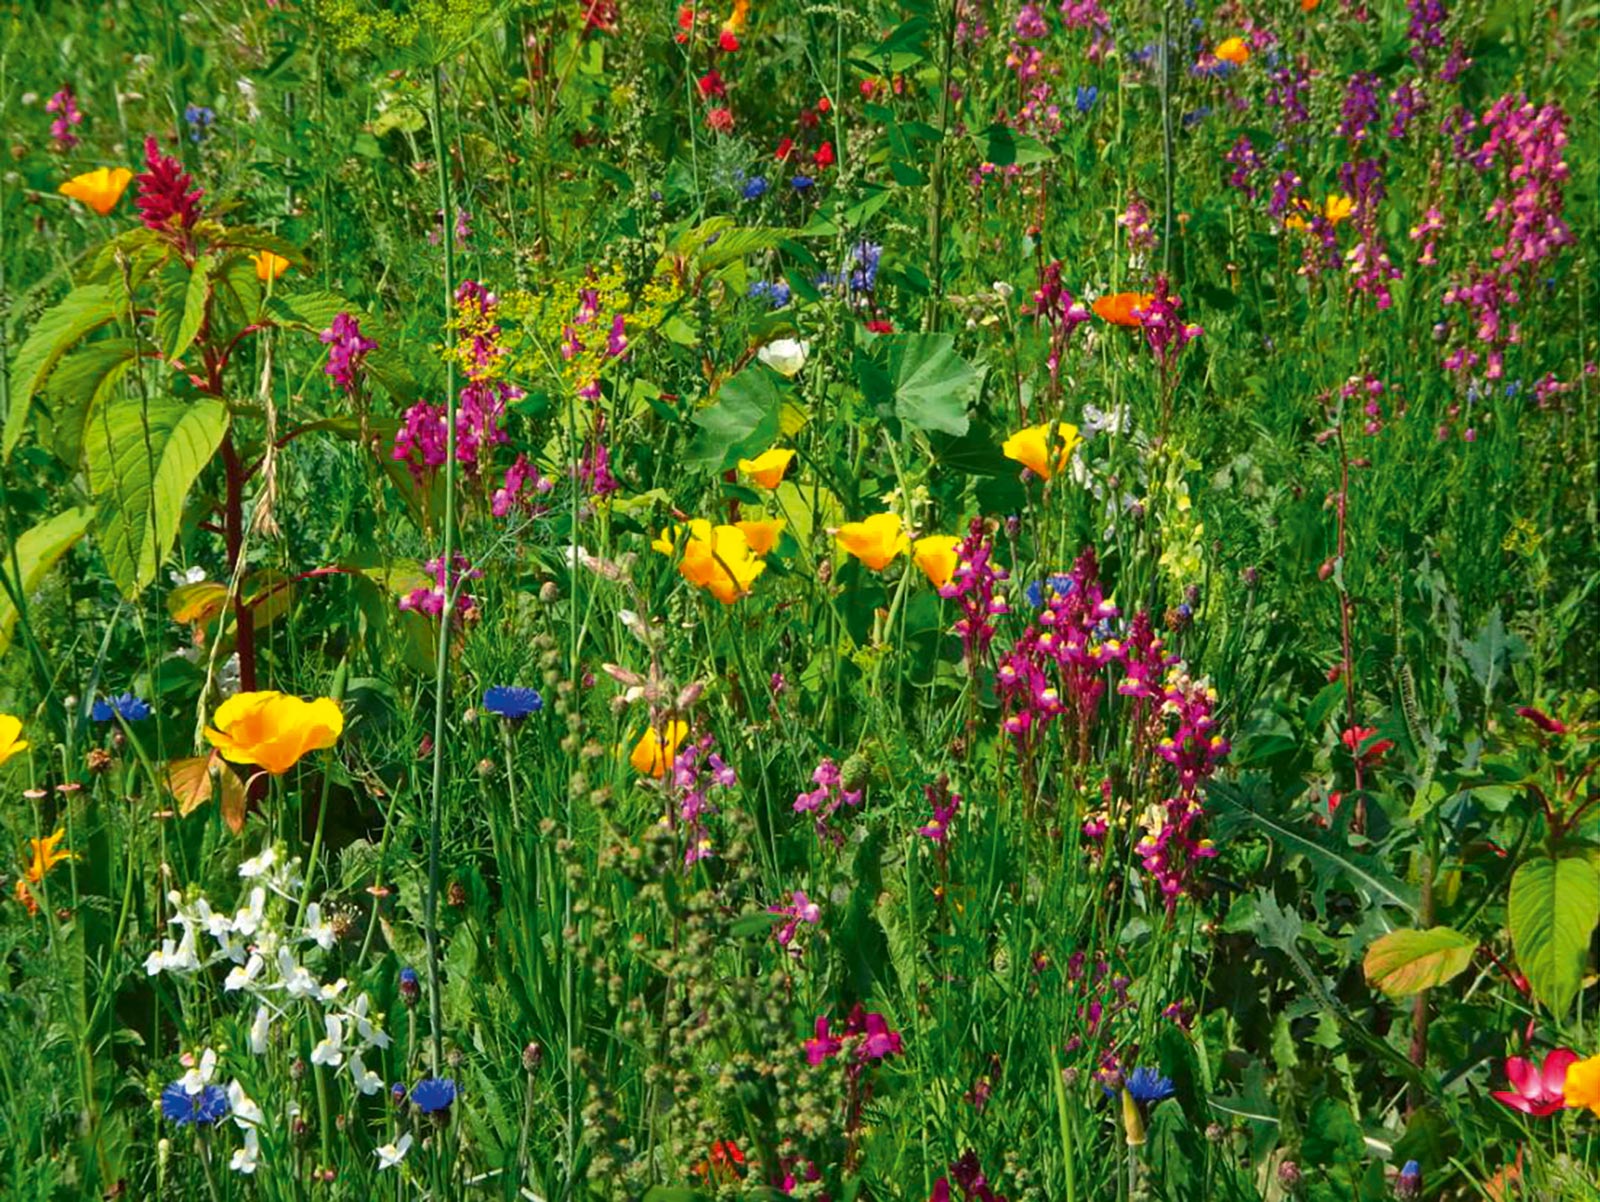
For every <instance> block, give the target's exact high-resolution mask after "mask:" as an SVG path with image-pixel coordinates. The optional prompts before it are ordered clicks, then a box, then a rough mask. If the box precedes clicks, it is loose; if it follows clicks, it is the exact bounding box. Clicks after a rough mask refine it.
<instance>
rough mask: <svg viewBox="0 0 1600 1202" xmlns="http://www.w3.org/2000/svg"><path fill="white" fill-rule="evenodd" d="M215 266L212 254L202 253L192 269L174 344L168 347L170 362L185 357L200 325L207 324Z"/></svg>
mask: <svg viewBox="0 0 1600 1202" xmlns="http://www.w3.org/2000/svg"><path fill="white" fill-rule="evenodd" d="M215 267H216V260H215V259H213V258H212V257H211V256H210V255H201V256H200V257H199V258H198V259H197V260H195V264H194V267H193V268H192V269H190V272H189V282H188V284H187V285H185V287H184V290H183V315H182V317H181V319H180V320H179V322H178V327H177V331H176V333H175V334H174V337H173V342H172V345H171V346H169V347H168V348H167V359H168V361H169V362H170V361H173V360H177V359H181V358H183V355H184V352H186V351H187V350H188V349H189V348H190V347H191V346H193V345H194V340H195V336H196V335H197V334H199V333H200V327H201V326H202V325H203V324H205V319H206V302H207V300H209V299H210V296H211V272H212V270H213V268H215ZM163 300H165V298H163Z"/></svg>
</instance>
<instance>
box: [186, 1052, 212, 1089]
mask: <svg viewBox="0 0 1600 1202" xmlns="http://www.w3.org/2000/svg"><path fill="white" fill-rule="evenodd" d="M216 1071H217V1054H216V1052H214V1051H212V1050H211V1049H210V1048H207V1049H206V1050H205V1051H204V1052H201V1053H200V1059H199V1061H198V1062H196V1063H194V1064H191V1065H190V1066H189V1070H188V1072H186V1073H184V1074H183V1076H182V1077H181V1078H179V1080H180V1081H182V1083H183V1092H184V1093H186V1094H188V1095H189V1096H190V1097H191V1098H192V1097H194V1096H195V1095H196V1094H197V1093H199V1092H201V1091H202V1090H203V1089H205V1087H206V1086H208V1085H210V1084H211V1078H212V1077H213V1076H214V1075H215V1074H216Z"/></svg>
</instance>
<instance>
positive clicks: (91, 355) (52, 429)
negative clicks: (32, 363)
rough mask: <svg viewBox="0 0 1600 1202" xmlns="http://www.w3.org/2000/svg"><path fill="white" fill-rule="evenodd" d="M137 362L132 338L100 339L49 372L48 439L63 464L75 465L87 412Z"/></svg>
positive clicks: (109, 393) (77, 460) (80, 455)
mask: <svg viewBox="0 0 1600 1202" xmlns="http://www.w3.org/2000/svg"><path fill="white" fill-rule="evenodd" d="M138 361H139V347H138V344H137V343H135V342H134V341H133V339H131V338H102V339H101V340H99V341H98V342H91V343H89V344H88V345H87V346H85V347H83V348H82V349H80V350H77V351H74V352H73V353H72V354H70V355H68V356H67V357H66V358H65V359H63V360H61V362H60V363H59V364H57V365H56V369H55V371H53V372H51V373H50V382H49V384H47V385H46V386H45V393H46V396H47V397H48V398H49V409H48V413H47V416H46V421H47V423H48V428H49V436H48V441H49V443H50V448H51V449H52V450H53V451H54V452H55V453H56V458H58V459H60V460H61V462H62V463H65V464H69V465H70V466H72V467H77V466H78V462H79V460H81V459H82V458H83V430H84V424H85V422H86V421H87V420H88V416H89V413H90V412H91V411H92V410H93V409H94V408H95V407H96V406H99V405H103V404H105V402H106V399H107V398H108V397H109V396H110V395H111V393H112V391H113V390H114V389H115V388H116V386H117V382H118V381H119V380H121V379H122V377H123V376H124V375H126V374H127V373H128V370H129V369H130V368H131V367H133V365H134V364H135V363H137V362H138ZM43 437H44V435H43V434H41V438H43Z"/></svg>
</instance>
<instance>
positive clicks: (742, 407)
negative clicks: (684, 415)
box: [687, 364, 783, 472]
mask: <svg viewBox="0 0 1600 1202" xmlns="http://www.w3.org/2000/svg"><path fill="white" fill-rule="evenodd" d="M782 411H783V395H782V394H781V393H780V392H779V391H778V389H777V386H776V385H775V384H774V383H773V380H772V373H771V372H769V371H768V370H767V369H766V368H765V367H763V366H761V365H758V364H752V365H751V366H749V367H746V368H745V369H744V370H743V371H741V372H739V373H738V374H737V375H736V376H734V377H733V378H732V379H730V380H729V381H728V382H727V383H726V384H724V385H723V386H722V388H721V389H720V390H719V391H718V393H717V399H716V401H715V402H714V403H713V404H711V405H708V406H707V407H706V408H704V409H702V410H700V411H699V412H698V413H696V414H695V415H694V417H693V418H691V419H690V420H691V421H693V422H694V424H695V425H696V426H698V427H699V428H700V429H699V432H698V433H697V434H696V435H695V436H694V440H693V441H692V442H691V443H690V444H689V450H688V454H687V458H688V461H689V462H690V463H691V464H692V465H694V466H695V467H698V468H700V469H701V470H703V471H710V472H721V471H726V470H727V469H728V468H730V467H732V466H733V465H734V463H735V462H736V461H737V460H738V459H739V458H741V457H749V456H752V455H759V454H760V453H761V452H762V451H764V450H766V449H767V448H768V447H770V446H771V445H772V444H773V443H774V442H775V441H776V440H777V437H778V431H779V430H780V429H781V428H782V426H781V422H782Z"/></svg>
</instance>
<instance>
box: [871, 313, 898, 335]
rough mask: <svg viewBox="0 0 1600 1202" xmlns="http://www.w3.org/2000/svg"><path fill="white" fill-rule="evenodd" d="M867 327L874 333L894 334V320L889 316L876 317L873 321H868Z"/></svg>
mask: <svg viewBox="0 0 1600 1202" xmlns="http://www.w3.org/2000/svg"><path fill="white" fill-rule="evenodd" d="M867 329H869V330H871V331H872V332H873V333H874V334H893V333H894V322H892V321H890V320H889V319H888V318H887V317H875V318H873V319H872V320H871V321H869V322H867Z"/></svg>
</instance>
